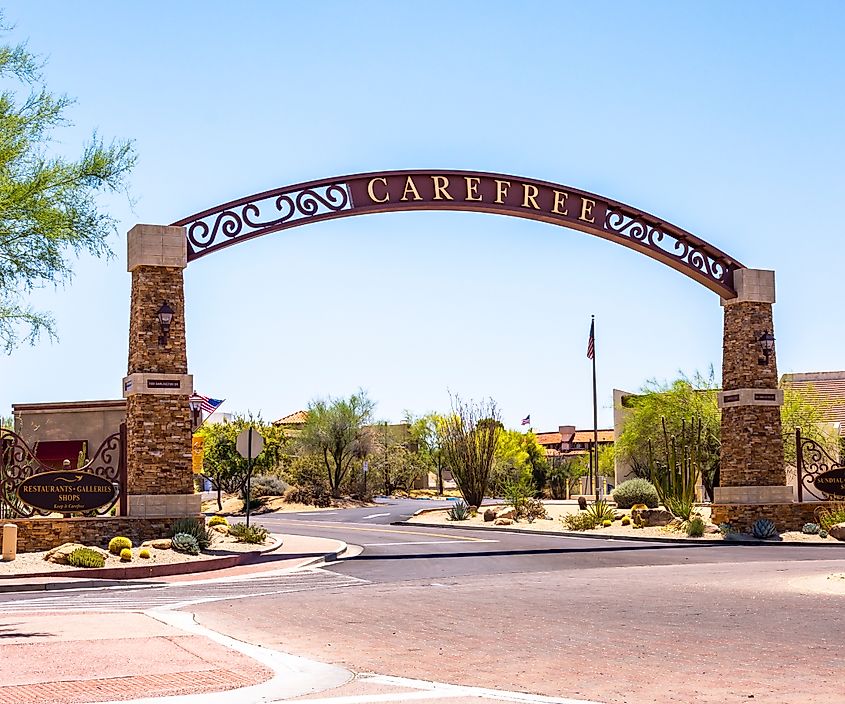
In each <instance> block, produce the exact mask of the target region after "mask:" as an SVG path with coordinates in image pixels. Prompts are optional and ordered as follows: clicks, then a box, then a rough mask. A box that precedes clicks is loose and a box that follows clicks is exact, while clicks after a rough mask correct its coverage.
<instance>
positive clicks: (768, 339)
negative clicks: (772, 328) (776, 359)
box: [757, 330, 775, 365]
mask: <svg viewBox="0 0 845 704" xmlns="http://www.w3.org/2000/svg"><path fill="white" fill-rule="evenodd" d="M757 342H758V343H759V344H760V349H761V350H762V351H763V356H762V357H760V358H759V359H758V360H757V364H760V365H765V364H768V363H769V355H770V354H771V353H772V352H774V351H775V336H774V335H772V333H770V332H769V331H768V330H767V331H766V332H764V333H763V334H762V335H760V337H759V338H758V340H757Z"/></svg>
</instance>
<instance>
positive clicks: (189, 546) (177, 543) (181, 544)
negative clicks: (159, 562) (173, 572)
mask: <svg viewBox="0 0 845 704" xmlns="http://www.w3.org/2000/svg"><path fill="white" fill-rule="evenodd" d="M170 546H171V547H172V548H173V549H174V550H175V551H176V552H184V553H187V554H188V555H199V554H200V546H199V543H198V542H197V539H196V538H195V537H194V536H193V535H191V534H190V533H176V535H174V536H173V542H172V543H171V545H170Z"/></svg>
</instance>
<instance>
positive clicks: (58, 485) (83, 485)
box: [17, 471, 117, 513]
mask: <svg viewBox="0 0 845 704" xmlns="http://www.w3.org/2000/svg"><path fill="white" fill-rule="evenodd" d="M116 493H117V492H116V490H115V486H114V485H113V484H112V483H111V482H110V481H108V480H107V479H105V478H103V477H100V476H97V475H96V474H91V473H90V472H78V471H62V472H40V473H38V474H33V475H32V476H31V477H28V478H27V479H25V480H24V481H23V482H21V483H20V485H19V486H18V489H17V497H18V498H19V499H20V500H21V501H23V502H24V503H25V504H27V505H28V506H31V507H32V508H34V509H37V510H38V511H50V512H51V513H78V512H84V511H93V510H95V509H98V508H101V507H103V506H108V505H109V504H110V503H112V502H113V501H114V499H115V496H116Z"/></svg>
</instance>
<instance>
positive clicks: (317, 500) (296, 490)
mask: <svg viewBox="0 0 845 704" xmlns="http://www.w3.org/2000/svg"><path fill="white" fill-rule="evenodd" d="M282 500H283V501H284V502H285V503H286V504H306V505H308V506H317V507H318V508H326V507H328V506H331V505H332V497H331V494H330V493H329V491H328V490H327V489H326V487H325V486H323V485H322V484H312V485H310V486H300V485H294V486H290V487H288V488H287V489H286V490H285V493H284V495H283V496H282Z"/></svg>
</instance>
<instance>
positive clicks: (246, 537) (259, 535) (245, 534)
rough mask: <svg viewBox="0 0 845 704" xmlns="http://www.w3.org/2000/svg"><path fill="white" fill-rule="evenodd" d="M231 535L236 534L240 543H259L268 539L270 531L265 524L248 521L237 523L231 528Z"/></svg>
mask: <svg viewBox="0 0 845 704" xmlns="http://www.w3.org/2000/svg"><path fill="white" fill-rule="evenodd" d="M229 535H233V536H235V538H236V539H237V541H238V542H239V543H251V544H255V545H258V544H260V543H263V542H264V541H265V540H267V536H268V535H269V533H268V532H267V529H266V528H265V527H264V526H257V525H255V524H252V525H251V526H247V524H246V523H235V524H233V525H232V526H231V527H230V528H229Z"/></svg>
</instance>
